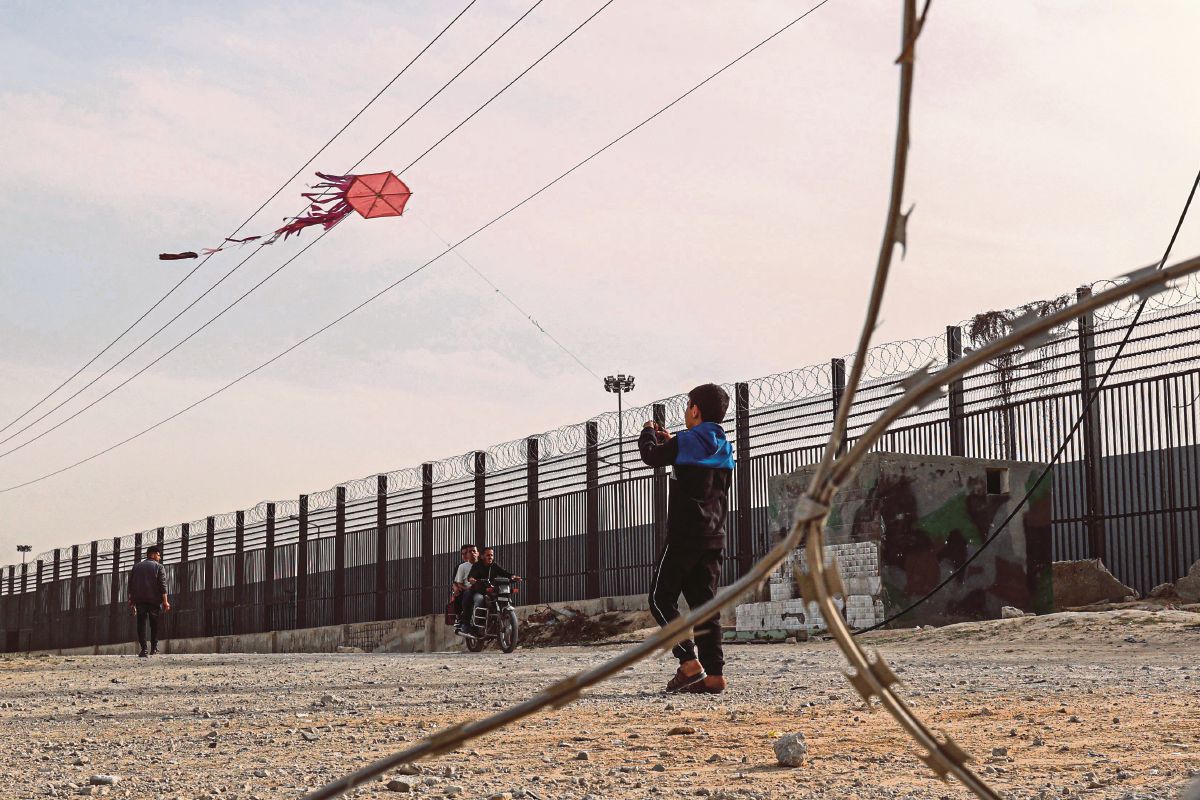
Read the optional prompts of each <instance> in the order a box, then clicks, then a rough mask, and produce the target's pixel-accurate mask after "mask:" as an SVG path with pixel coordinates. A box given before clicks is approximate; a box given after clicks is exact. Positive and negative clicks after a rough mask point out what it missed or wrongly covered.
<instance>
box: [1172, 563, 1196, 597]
mask: <svg viewBox="0 0 1200 800" xmlns="http://www.w3.org/2000/svg"><path fill="white" fill-rule="evenodd" d="M1175 593H1176V594H1178V595H1179V599H1180V600H1182V601H1183V602H1185V603H1200V561H1197V562H1196V563H1195V564H1192V568H1191V569H1189V570H1188V574H1187V577H1186V578H1180V579H1179V580H1177V581H1175Z"/></svg>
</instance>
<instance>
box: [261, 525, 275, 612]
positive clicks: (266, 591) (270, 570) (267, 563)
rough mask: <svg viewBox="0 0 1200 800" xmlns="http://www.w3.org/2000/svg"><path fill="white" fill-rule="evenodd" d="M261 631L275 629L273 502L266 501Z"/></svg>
mask: <svg viewBox="0 0 1200 800" xmlns="http://www.w3.org/2000/svg"><path fill="white" fill-rule="evenodd" d="M262 607H263V615H262V628H261V630H262V631H263V632H266V631H273V630H275V504H274V503H267V541H266V547H265V549H264V550H263V592H262Z"/></svg>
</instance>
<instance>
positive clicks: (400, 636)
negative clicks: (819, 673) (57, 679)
mask: <svg viewBox="0 0 1200 800" xmlns="http://www.w3.org/2000/svg"><path fill="white" fill-rule="evenodd" d="M546 605H547V604H546V603H541V604H538V605H528V606H517V619H518V620H520V621H521V622H524V621H525V620H526V619H527V618H528V617H529V615H530V614H532V613H534V612H535V611H537V610H539V609H542V608H545V606H546ZM549 605H553V606H555V607H557V608H568V607H569V608H571V609H574V610H575V611H577V612H579V613H581V614H586V615H589V616H594V615H599V614H603V613H605V612H609V611H644V610H646V609H648V608H649V603H648V601H647V598H646V596H645V595H641V594H637V595H621V596H616V597H601V598H597V599H594V600H571V601H568V602H562V603H551V604H549ZM686 607H687V606H686V604H685V603H683V602H682V599H681V602H680V608H686ZM730 614H732V611H731V612H730ZM722 622H724V623H725V624H727V625H732V618H731V617H728V618H723V619H722ZM364 641H375V642H376V643H375V644H374V646H372V647H370V648H369V649H370V650H371V651H372V652H376V653H435V652H457V651H461V650H464V649H466V648H465V645H464V644H463V640H462V638H461V637H459V636H455V635H454V627H453V626H451V625H447V624H446V623H445V620H444V618H443V617H442V615H441V614H431V615H428V616H422V617H407V618H404V619H395V620H387V621H386V622H358V623H350V624H348V625H329V626H325V627H321V628H301V629H298V630H286V631H268V632H266V633H246V634H239V635H237V636H208V637H199V638H192V639H165V640H163V641H161V642H159V643H158V647H159V651H160V652H162V653H164V654H185V653H186V654H202V653H336V652H337V650H338V648H339V647H347V646H355V644H356V643H362V642H364ZM359 646H361V645H359ZM364 649H367V648H364ZM137 652H138V645H137V642H125V643H121V644H105V645H93V646H90V647H73V648H68V649H62V650H39V651H36V653H32V654H31V655H34V654H47V655H50V654H52V655H63V656H83V655H98V656H109V655H111V656H134V655H137Z"/></svg>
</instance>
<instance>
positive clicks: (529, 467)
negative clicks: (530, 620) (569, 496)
mask: <svg viewBox="0 0 1200 800" xmlns="http://www.w3.org/2000/svg"><path fill="white" fill-rule="evenodd" d="M541 577H542V507H541V502H540V498H539V497H538V440H537V439H536V438H534V437H532V436H530V437H529V438H528V439H526V440H525V578H526V583H525V592H526V594H525V599H526V600H527V601H528V602H529V603H540V602H541V599H542V592H541V588H540V584H541Z"/></svg>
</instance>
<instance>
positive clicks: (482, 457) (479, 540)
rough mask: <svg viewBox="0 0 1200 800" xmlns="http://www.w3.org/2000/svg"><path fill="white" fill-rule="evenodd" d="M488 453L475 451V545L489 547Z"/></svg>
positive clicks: (481, 548)
mask: <svg viewBox="0 0 1200 800" xmlns="http://www.w3.org/2000/svg"><path fill="white" fill-rule="evenodd" d="M486 475H487V453H485V452H483V451H482V450H476V451H475V546H476V547H478V548H479V551H480V552H483V548H485V547H487V545H488V541H487V477H486Z"/></svg>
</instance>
